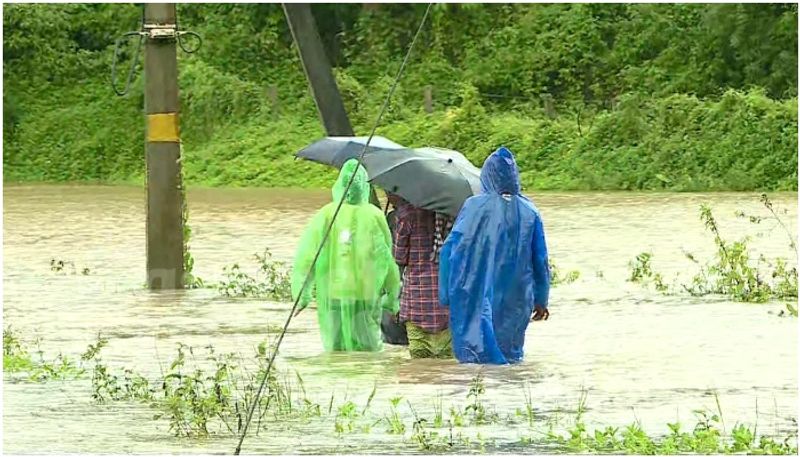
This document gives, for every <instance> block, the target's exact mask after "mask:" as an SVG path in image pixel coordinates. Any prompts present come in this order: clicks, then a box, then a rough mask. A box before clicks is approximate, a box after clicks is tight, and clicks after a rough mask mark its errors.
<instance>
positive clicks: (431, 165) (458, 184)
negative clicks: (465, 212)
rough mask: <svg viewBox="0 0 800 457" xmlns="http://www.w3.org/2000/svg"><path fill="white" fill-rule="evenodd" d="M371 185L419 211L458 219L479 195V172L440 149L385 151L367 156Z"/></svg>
mask: <svg viewBox="0 0 800 457" xmlns="http://www.w3.org/2000/svg"><path fill="white" fill-rule="evenodd" d="M363 164H364V168H366V169H367V174H369V177H370V181H372V182H373V183H375V184H377V185H379V186H380V187H382V188H383V189H384V190H386V191H388V192H392V193H396V194H398V195H400V196H401V197H403V198H404V199H405V200H406V201H408V202H409V203H411V204H412V205H414V206H417V207H419V208H425V209H428V210H431V211H437V212H440V213H445V214H449V215H451V216H453V217H455V216H457V215H458V212H459V210H460V209H461V205H463V204H464V201H465V200H466V199H467V198H469V197H471V196H472V195H475V194H477V193H479V192H480V187H481V185H480V174H481V171H480V169H479V168H477V167H476V166H474V165H473V164H472V163H471V162H470V161H469V160H468V159H467V158H466V157H464V156H463V155H462V154H461V153H459V152H457V151H453V150H450V149H440V148H417V149H403V150H386V151H380V152H376V153H369V154H365V155H364V160H363Z"/></svg>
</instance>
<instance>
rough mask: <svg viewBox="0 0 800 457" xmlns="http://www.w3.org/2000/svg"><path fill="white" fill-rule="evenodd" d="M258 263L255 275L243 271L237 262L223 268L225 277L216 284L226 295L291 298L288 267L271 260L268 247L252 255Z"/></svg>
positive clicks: (285, 299) (283, 299) (277, 298)
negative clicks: (262, 251)
mask: <svg viewBox="0 0 800 457" xmlns="http://www.w3.org/2000/svg"><path fill="white" fill-rule="evenodd" d="M254 257H255V259H256V261H257V262H258V264H259V268H258V273H257V275H256V276H255V277H253V276H250V275H249V274H247V273H245V272H243V271H242V270H241V268H240V267H239V264H233V265H232V266H230V267H224V268H223V275H224V276H225V279H223V280H222V281H220V282H219V284H217V285H216V288H217V290H218V291H219V292H220V294H222V295H224V296H226V297H265V298H270V299H272V300H279V301H280V300H282V301H289V300H291V299H292V282H291V276H290V271H289V267H288V266H287V265H286V264H285V263H284V262H279V261H275V260H272V253H271V252H270V251H269V248H267V249H264V253H263V254H260V255H259V254H255V255H254Z"/></svg>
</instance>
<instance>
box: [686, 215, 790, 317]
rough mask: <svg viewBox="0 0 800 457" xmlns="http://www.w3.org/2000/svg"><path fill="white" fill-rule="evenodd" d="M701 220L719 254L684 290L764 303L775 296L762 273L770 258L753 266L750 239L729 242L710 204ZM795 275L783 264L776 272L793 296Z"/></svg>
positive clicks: (777, 277) (774, 274) (776, 276)
mask: <svg viewBox="0 0 800 457" xmlns="http://www.w3.org/2000/svg"><path fill="white" fill-rule="evenodd" d="M700 218H701V219H702V221H703V223H704V225H705V227H706V229H708V230H709V231H710V232H711V233H712V234H713V235H714V243H715V244H716V246H717V254H716V257H715V261H714V263H712V264H710V265H708V266H704V267H702V269H701V271H700V273H699V274H698V275H696V276H695V277H694V278H693V279H692V284H691V285H689V286H687V285H684V289H685V290H687V291H688V292H689V293H691V294H692V295H707V294H719V295H726V296H729V297H731V298H732V299H734V300H737V301H744V302H757V303H763V302H765V301H767V300H769V299H770V298H773V297H775V296H776V291H775V290H773V287H771V286H770V284H769V283H768V282H767V281H766V279H765V278H764V277H763V275H762V273H761V271H760V270H759V266H760V265H762V264H764V263H766V259H764V257H763V256H762V257H760V258H759V259H758V264H757V265H756V266H752V265H751V261H750V254H749V250H748V248H747V241H748V239H747V238H745V239H743V240H740V241H736V242H727V241H725V240H724V239H723V238H722V236H721V235H720V231H719V227H718V225H717V221H716V219H715V218H714V215H713V214H712V212H711V208H710V207H709V206H708V205H702V206H701V208H700ZM793 272H794V274H793V275H792V274H790V273H789V272H787V270H786V268H785V266H783V263H782V262H781V263H780V264H779V265H778V268H776V269H775V270H773V276H774V277H775V279H776V284H781V281H784V284H782V285H780V286H779V287H780V289H781V290H783V291H788V293H791V288H792V286H791V284H792V279H791V276H795V278H794V280H793V281H794V284H796V283H797V279H796V269H794V270H793ZM782 293H783V292H782ZM794 293H795V294H796V287H795V292H794Z"/></svg>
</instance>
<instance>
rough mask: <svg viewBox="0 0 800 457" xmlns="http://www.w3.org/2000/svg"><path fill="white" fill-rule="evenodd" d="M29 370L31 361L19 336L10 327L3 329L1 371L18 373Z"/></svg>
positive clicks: (31, 365) (31, 366) (31, 364)
mask: <svg viewBox="0 0 800 457" xmlns="http://www.w3.org/2000/svg"><path fill="white" fill-rule="evenodd" d="M31 368H33V360H31V357H30V355H29V354H28V351H26V350H25V348H24V347H23V345H22V341H21V340H20V338H19V335H17V333H16V332H15V331H14V330H13V329H12V328H11V326H10V325H9V326H6V327H3V371H5V372H19V371H28V370H30V369H31Z"/></svg>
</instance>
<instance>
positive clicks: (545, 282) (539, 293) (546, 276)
mask: <svg viewBox="0 0 800 457" xmlns="http://www.w3.org/2000/svg"><path fill="white" fill-rule="evenodd" d="M532 246H533V253H532V260H533V279H534V284H535V287H534V289H533V305H534V306H535V307H536V308H547V301H548V298H549V295H550V266H549V264H548V262H547V243H546V242H545V239H544V224H542V218H541V217H538V215H537V217H536V222H535V223H534V227H533V244H532Z"/></svg>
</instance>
